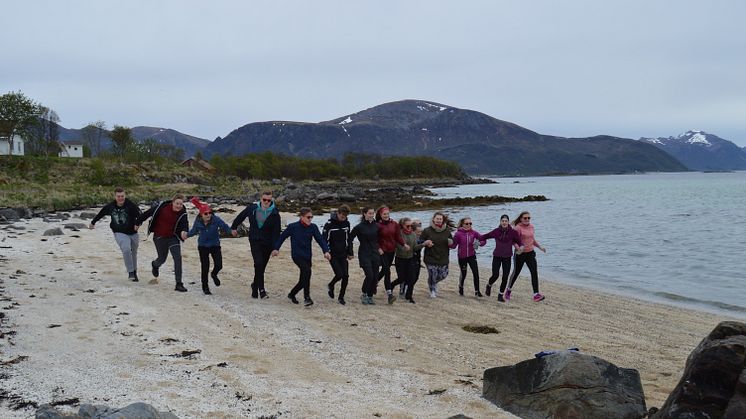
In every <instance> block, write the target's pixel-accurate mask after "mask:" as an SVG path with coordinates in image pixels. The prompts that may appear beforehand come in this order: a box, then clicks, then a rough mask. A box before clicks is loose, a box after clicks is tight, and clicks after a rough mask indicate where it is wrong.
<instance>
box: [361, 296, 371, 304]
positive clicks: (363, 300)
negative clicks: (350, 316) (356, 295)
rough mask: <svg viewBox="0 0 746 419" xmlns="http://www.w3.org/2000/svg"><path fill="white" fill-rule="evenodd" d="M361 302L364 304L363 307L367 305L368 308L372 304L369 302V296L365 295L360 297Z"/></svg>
mask: <svg viewBox="0 0 746 419" xmlns="http://www.w3.org/2000/svg"><path fill="white" fill-rule="evenodd" d="M360 302H361V303H362V304H363V305H366V306H367V305H368V304H370V303H369V302H368V296H367V295H365V294H363V295H361V296H360Z"/></svg>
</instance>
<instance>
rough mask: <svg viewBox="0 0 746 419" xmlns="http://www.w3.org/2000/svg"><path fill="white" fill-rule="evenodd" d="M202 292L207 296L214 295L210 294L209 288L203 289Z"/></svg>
mask: <svg viewBox="0 0 746 419" xmlns="http://www.w3.org/2000/svg"><path fill="white" fill-rule="evenodd" d="M202 292H203V293H204V294H205V295H212V293H211V292H210V289H209V288H202Z"/></svg>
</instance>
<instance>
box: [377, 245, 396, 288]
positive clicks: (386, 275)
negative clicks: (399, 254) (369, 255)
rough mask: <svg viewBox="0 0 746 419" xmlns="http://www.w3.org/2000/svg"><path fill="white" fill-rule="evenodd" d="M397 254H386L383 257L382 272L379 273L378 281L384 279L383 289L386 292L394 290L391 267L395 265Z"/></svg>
mask: <svg viewBox="0 0 746 419" xmlns="http://www.w3.org/2000/svg"><path fill="white" fill-rule="evenodd" d="M394 254H395V252H384V253H383V254H382V255H381V272H379V273H378V281H380V280H381V278H383V288H385V289H386V291H390V290H392V289H393V288H394V287H392V286H391V265H393V263H394Z"/></svg>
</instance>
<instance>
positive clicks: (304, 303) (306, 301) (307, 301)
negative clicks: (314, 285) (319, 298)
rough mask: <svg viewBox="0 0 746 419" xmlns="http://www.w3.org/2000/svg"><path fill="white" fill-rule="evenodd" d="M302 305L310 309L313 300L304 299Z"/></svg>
mask: <svg viewBox="0 0 746 419" xmlns="http://www.w3.org/2000/svg"><path fill="white" fill-rule="evenodd" d="M303 305H304V306H306V307H311V306H312V305H313V300H312V299H310V298H306V299H305V300H303Z"/></svg>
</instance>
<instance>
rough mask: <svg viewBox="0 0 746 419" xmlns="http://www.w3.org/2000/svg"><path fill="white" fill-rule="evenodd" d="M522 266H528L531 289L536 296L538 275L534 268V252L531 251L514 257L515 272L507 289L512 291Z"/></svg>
mask: <svg viewBox="0 0 746 419" xmlns="http://www.w3.org/2000/svg"><path fill="white" fill-rule="evenodd" d="M524 264H525V265H526V266H528V270H529V271H530V272H531V287H532V288H533V289H534V294H536V293H538V292H539V273H538V270H537V267H536V251H533V250H532V251H530V252H527V253H521V254H520V255H515V270H514V271H513V275H512V276H511V277H510V286H509V287H508V289H513V285H514V284H515V280H516V279H518V275H519V274H520V273H521V269H522V268H523V265H524Z"/></svg>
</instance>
